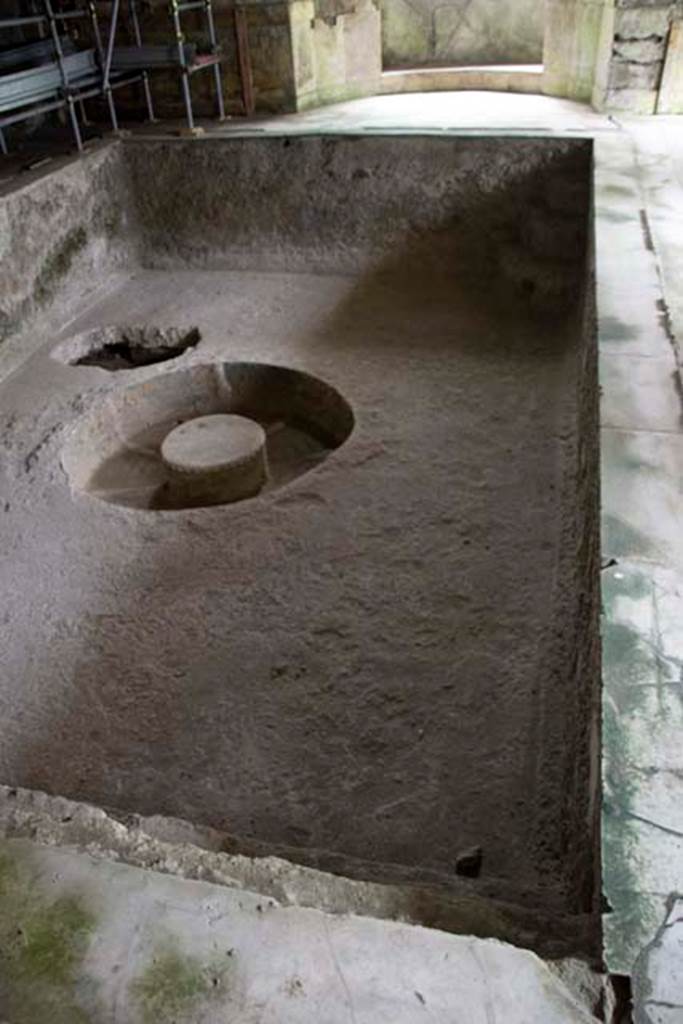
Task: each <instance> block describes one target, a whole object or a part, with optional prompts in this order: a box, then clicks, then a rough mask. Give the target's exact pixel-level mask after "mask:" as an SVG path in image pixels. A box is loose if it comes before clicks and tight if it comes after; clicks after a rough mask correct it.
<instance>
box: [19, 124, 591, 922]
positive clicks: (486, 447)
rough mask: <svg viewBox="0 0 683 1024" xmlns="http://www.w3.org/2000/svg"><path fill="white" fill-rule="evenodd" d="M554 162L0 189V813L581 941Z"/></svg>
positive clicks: (253, 161)
mask: <svg viewBox="0 0 683 1024" xmlns="http://www.w3.org/2000/svg"><path fill="white" fill-rule="evenodd" d="M591 160H592V155H591V147H590V143H589V142H587V141H585V140H575V139H574V140H572V139H553V140H548V139H538V138H507V139H502V138H500V139H498V138H475V137H437V136H420V137H418V136H411V137H403V138H401V137H389V136H370V135H366V136H363V137H358V136H334V137H333V136H328V137H325V136H289V137H279V136H275V135H264V136H262V137H258V138H255V137H249V138H237V137H225V136H224V137H218V136H217V137H207V138H203V139H193V140H179V139H170V138H167V139H165V138H150V137H142V136H141V137H139V138H132V139H129V140H125V141H123V142H114V143H109V144H103V145H101V146H100V147H99V148H96V149H94V150H93V151H92V152H90V153H89V154H88V155H86V156H85V157H84V158H83V159H81V160H80V161H76V162H66V163H64V164H63V165H59V166H55V167H54V169H52V170H50V171H49V172H48V173H46V172H45V171H43V172H42V173H37V174H35V175H34V176H33V177H29V178H28V179H26V180H24V179H20V180H19V181H18V183H15V185H14V186H13V187H11V188H9V189H8V190H6V194H5V195H4V197H3V206H4V209H5V217H6V229H7V230H6V236H7V239H8V240H9V244H8V249H7V257H6V263H7V268H8V272H7V274H6V275H5V280H4V282H3V285H2V288H3V295H2V307H3V320H2V328H3V331H4V334H5V340H4V343H3V346H2V348H0V356H1V357H2V358H3V359H4V363H3V366H4V367H5V370H6V373H5V376H4V383H3V384H2V385H0V388H1V392H2V395H1V406H2V423H1V426H2V430H1V434H0V440H1V443H2V447H3V469H2V474H3V476H2V495H1V496H0V497H1V499H2V502H3V507H4V510H5V511H4V513H3V534H4V557H3V560H2V574H3V581H2V590H3V593H4V594H5V598H6V600H5V602H4V605H5V639H4V641H3V644H2V648H1V650H0V659H1V662H2V664H1V670H0V680H1V681H0V722H1V723H2V724H1V726H0V780H1V781H2V782H4V783H7V784H10V785H14V786H24V787H29V788H35V789H39V790H46V791H48V792H50V793H56V794H61V795H64V796H68V797H72V798H76V799H79V800H84V801H88V802H92V803H95V804H98V805H101V806H104V807H107V808H112V809H114V810H116V811H119V812H122V813H131V812H137V813H140V814H145V815H166V816H172V817H175V818H181V819H187V820H189V821H191V822H193V823H199V824H202V825H208V826H211V827H213V828H216V829H220V830H222V831H223V832H225V833H227V834H229V835H231V836H232V837H234V844H235V845H234V848H235V849H238V850H243V851H245V852H247V853H251V854H255V855H256V854H263V853H267V852H275V853H278V854H280V855H282V856H286V857H288V858H290V859H293V860H298V861H300V862H303V863H308V864H312V865H315V866H318V867H320V868H322V869H325V870H332V871H334V872H336V873H339V874H345V875H349V876H353V877H356V878H367V879H375V880H380V881H391V882H395V883H400V884H420V885H424V884H430V885H436V886H441V887H443V891H446V890H447V889H448V887H451V886H455V885H457V884H460V881H459V880H462V881H463V884H466V885H468V886H471V887H472V888H473V890H476V891H477V892H478V893H480V894H484V895H485V896H486V897H488V898H491V899H495V900H498V901H503V902H505V903H509V904H516V905H518V906H524V907H527V908H531V909H533V908H536V909H538V910H539V911H543V912H545V913H548V914H558V915H568V916H571V915H578V916H581V915H588V917H591V915H594V914H597V910H598V907H597V904H596V893H597V892H598V890H599V854H598V850H599V843H598V824H597V822H598V811H599V808H598V789H599V751H598V740H597V737H598V732H599V728H598V726H599V720H598V719H599V711H598V708H599V687H600V676H599V638H598V633H599V630H598V615H599V596H598V583H599V579H598V573H599V544H598V535H597V534H598V469H597V375H596V368H595V337H594V314H593V299H592V278H591V251H590V250H591V246H590V179H591ZM595 920H597V917H596V918H595ZM595 927H596V928H597V927H598V926H597V924H596V925H595Z"/></svg>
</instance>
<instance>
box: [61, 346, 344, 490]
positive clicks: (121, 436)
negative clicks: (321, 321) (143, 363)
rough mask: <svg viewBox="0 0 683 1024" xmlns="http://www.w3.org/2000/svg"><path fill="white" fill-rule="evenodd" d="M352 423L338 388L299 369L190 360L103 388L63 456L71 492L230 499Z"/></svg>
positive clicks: (300, 463)
mask: <svg viewBox="0 0 683 1024" xmlns="http://www.w3.org/2000/svg"><path fill="white" fill-rule="evenodd" d="M202 423H203V425H202ZM353 423H354V419H353V412H352V410H351V407H350V405H349V403H348V402H347V401H346V400H345V399H344V398H343V396H342V395H341V394H340V393H339V392H338V391H337V390H336V389H335V388H333V387H332V386H331V385H329V384H327V383H326V382H325V381H323V380H320V379H319V378H318V377H314V376H312V375H311V374H308V373H304V372H302V371H300V370H294V369H290V368H289V367H283V366H271V365H269V364H266V363H247V362H239V363H222V364H212V365H208V366H206V365H200V366H192V367H187V368H185V369H183V370H177V371H175V372H173V373H164V374H160V375H158V376H156V377H152V378H151V379H150V380H147V381H144V382H141V383H139V384H135V385H132V386H131V387H127V388H121V389H117V390H115V391H111V392H109V393H108V394H107V395H106V396H105V397H104V398H103V399H102V400H101V401H100V402H99V403H98V404H97V405H95V406H94V407H93V408H92V409H90V410H89V411H88V412H87V413H86V414H84V415H83V416H82V417H81V418H80V419H79V420H78V421H77V422H76V423H75V424H74V426H73V428H72V430H71V431H70V433H69V435H68V437H67V440H66V443H65V445H64V448H63V450H62V465H63V467H64V470H65V472H66V474H67V476H68V478H69V481H70V483H71V486H72V488H73V489H74V490H75V491H80V492H85V493H87V494H91V495H93V496H94V497H97V498H99V499H101V500H103V501H107V502H110V503H111V504H114V505H123V506H126V507H128V508H140V509H158V510H161V509H183V508H200V507H203V506H209V505H223V504H232V503H233V502H235V501H240V500H244V499H246V498H249V497H253V496H255V495H256V494H264V493H267V492H269V491H272V490H274V489H276V488H278V487H282V486H283V485H284V484H287V483H289V482H290V481H291V480H294V479H296V478H297V477H299V476H301V475H302V474H304V473H308V472H310V471H311V470H312V469H314V468H315V467H316V466H318V465H320V463H321V462H323V461H324V460H325V459H326V458H327V457H328V456H329V455H330V454H331V453H332V452H333V451H334V450H335V449H336V448H338V447H339V446H340V445H342V444H343V443H344V441H346V439H347V438H348V437H349V435H350V434H351V431H352V430H353Z"/></svg>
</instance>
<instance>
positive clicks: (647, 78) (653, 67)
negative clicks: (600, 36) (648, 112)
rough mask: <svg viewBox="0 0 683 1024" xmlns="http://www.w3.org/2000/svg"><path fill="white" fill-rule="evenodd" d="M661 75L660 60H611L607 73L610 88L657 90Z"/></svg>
mask: <svg viewBox="0 0 683 1024" xmlns="http://www.w3.org/2000/svg"><path fill="white" fill-rule="evenodd" d="M661 75H662V62H661V60H660V61H656V62H655V63H652V64H634V63H629V62H622V61H613V62H612V65H611V67H610V73H609V88H610V89H652V90H655V91H656V90H657V89H658V87H659V80H660V78H661Z"/></svg>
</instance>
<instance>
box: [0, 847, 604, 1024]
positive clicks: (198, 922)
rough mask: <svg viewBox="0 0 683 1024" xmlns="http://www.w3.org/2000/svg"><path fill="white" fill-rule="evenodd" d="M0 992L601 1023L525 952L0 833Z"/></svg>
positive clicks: (43, 1002) (294, 1023)
mask: <svg viewBox="0 0 683 1024" xmlns="http://www.w3.org/2000/svg"><path fill="white" fill-rule="evenodd" d="M0 944H1V945H2V952H3V956H2V959H1V960H0V1005H1V1006H2V1010H3V1013H4V1014H5V1015H8V1016H9V1019H10V1020H20V1021H22V1022H23V1021H26V1022H29V1024H34V1022H35V1024H43V1022H44V1021H48V1020H49V1021H53V1022H56V1024H72V1022H74V1021H77V1020H88V1021H89V1022H92V1024H151V1022H152V1021H155V1020H163V1021H169V1022H170V1021H171V1020H172V1021H174V1022H177V1024H196V1022H199V1021H202V1022H204V1024H223V1022H224V1021H226V1020H259V1021H263V1022H267V1024H274V1022H276V1021H283V1020H286V1021H288V1022H291V1024H319V1022H320V1021H321V1020H324V1021H326V1022H329V1024H346V1022H348V1021H349V1020H350V1019H352V1020H354V1021H356V1022H358V1024H378V1022H380V1021H387V1022H391V1024H413V1022H414V1021H415V1020H417V1019H421V1018H422V1016H426V1015H428V1014H436V1015H438V1017H439V1019H447V1020H449V1021H451V1022H453V1024H487V1022H490V1021H492V1020H493V1019H494V1018H495V1019H500V1020H505V1021H506V1024H597V1018H595V1017H594V1016H593V1014H592V1013H591V1010H590V1008H589V1006H587V1005H586V1004H585V1003H583V1002H582V1001H580V996H578V994H577V995H575V994H574V992H572V991H571V990H570V989H569V988H568V987H567V986H566V985H565V984H564V983H563V981H562V980H561V979H560V977H559V976H558V975H557V973H555V972H553V971H551V970H550V969H549V968H548V966H547V965H546V964H544V963H543V961H541V960H539V959H538V958H537V957H536V956H534V955H533V954H532V953H529V952H527V951H525V950H522V949H517V948H515V947H513V946H506V945H504V944H503V943H500V942H495V941H482V940H479V939H475V938H473V937H471V936H454V935H445V934H443V933H441V932H438V931H431V930H426V929H422V928H416V927H412V926H410V925H407V924H403V923H398V922H386V921H375V920H372V919H370V918H358V917H354V916H351V915H344V916H332V915H328V914H325V913H322V912H320V911H317V910H311V909H304V908H299V907H283V906H281V905H280V904H279V903H278V902H277V901H275V900H273V899H267V900H264V899H263V898H262V897H261V896H259V894H258V893H254V892H249V891H239V890H231V889H227V888H223V887H221V886H216V885H211V884H208V883H206V882H195V881H185V880H182V879H179V878H174V877H170V876H168V875H162V874H158V873H155V872H153V871H141V870H140V869H137V868H134V867H129V866H126V865H122V864H114V863H111V862H110V861H106V860H96V859H94V858H93V857H91V856H88V854H86V853H77V852H74V851H66V850H58V849H46V848H41V847H39V846H37V845H35V844H32V843H27V842H22V841H9V842H7V841H5V842H2V843H0Z"/></svg>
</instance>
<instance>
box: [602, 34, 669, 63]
mask: <svg viewBox="0 0 683 1024" xmlns="http://www.w3.org/2000/svg"><path fill="white" fill-rule="evenodd" d="M664 38H665V37H659V36H648V37H647V38H646V39H622V38H621V36H617V37H616V39H615V41H614V47H613V49H612V55H613V56H614V57H615V58H616V59H617V60H619V61H622V62H623V63H625V64H654V63H656V62H659V63H661V61H662V59H663V56H664Z"/></svg>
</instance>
